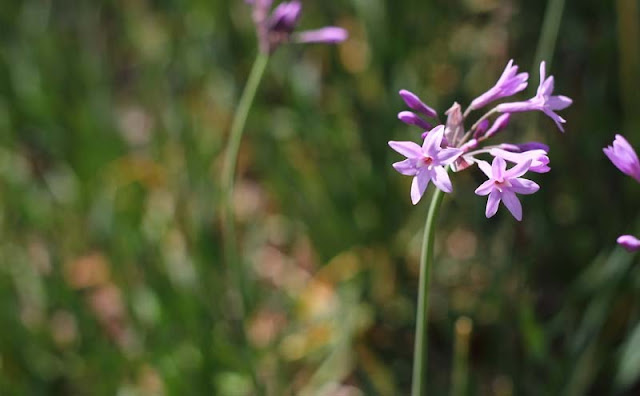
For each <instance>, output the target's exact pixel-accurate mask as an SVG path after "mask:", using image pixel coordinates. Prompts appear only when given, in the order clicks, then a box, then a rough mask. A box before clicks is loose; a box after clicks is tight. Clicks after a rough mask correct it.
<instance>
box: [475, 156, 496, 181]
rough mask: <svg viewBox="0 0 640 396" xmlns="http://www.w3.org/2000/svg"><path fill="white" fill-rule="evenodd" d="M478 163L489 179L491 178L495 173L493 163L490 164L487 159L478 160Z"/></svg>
mask: <svg viewBox="0 0 640 396" xmlns="http://www.w3.org/2000/svg"><path fill="white" fill-rule="evenodd" d="M476 163H477V164H478V168H480V170H481V171H482V173H484V174H485V175H487V177H488V178H489V179H491V177H492V175H493V172H492V171H491V165H489V163H488V162H487V161H482V160H477V161H476Z"/></svg>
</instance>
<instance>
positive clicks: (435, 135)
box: [389, 125, 462, 205]
mask: <svg viewBox="0 0 640 396" xmlns="http://www.w3.org/2000/svg"><path fill="white" fill-rule="evenodd" d="M443 136H444V125H438V126H437V127H435V128H433V130H431V132H429V134H428V135H427V137H426V138H425V140H424V143H423V144H422V147H420V146H419V145H418V144H416V143H414V142H395V141H390V142H389V146H390V147H391V148H392V149H394V150H395V151H397V152H398V153H400V154H402V155H404V156H405V157H407V159H405V160H403V161H400V162H396V163H394V164H393V167H394V169H395V170H397V171H398V172H400V173H401V174H403V175H407V176H413V182H412V183H411V202H412V203H413V204H414V205H415V204H417V203H418V202H419V201H420V198H422V196H423V195H424V192H425V191H426V189H427V186H428V185H429V182H430V181H433V184H435V186H436V187H437V188H439V189H440V190H442V191H444V192H447V193H450V192H451V191H452V190H453V188H452V186H451V179H449V175H448V174H447V171H446V170H445V169H444V167H445V166H447V165H450V164H451V163H453V162H454V161H455V160H456V158H458V157H459V156H460V155H461V154H462V150H460V149H457V148H442V147H441V144H442V138H443Z"/></svg>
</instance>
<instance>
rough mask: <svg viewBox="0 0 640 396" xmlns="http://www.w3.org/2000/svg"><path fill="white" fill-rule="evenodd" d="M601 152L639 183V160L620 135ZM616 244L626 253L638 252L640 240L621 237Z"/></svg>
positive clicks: (631, 236)
mask: <svg viewBox="0 0 640 396" xmlns="http://www.w3.org/2000/svg"><path fill="white" fill-rule="evenodd" d="M603 151H604V153H605V155H606V156H607V157H609V159H610V160H611V162H613V164H614V165H615V166H616V167H617V168H618V169H620V171H621V172H622V173H625V174H627V175H629V176H631V177H633V178H634V179H636V181H637V182H639V183H640V160H638V155H637V154H636V152H635V150H634V149H633V147H631V145H630V144H629V142H628V141H627V139H625V138H624V137H623V136H622V135H616V138H615V140H614V141H613V144H612V145H611V146H608V147H605V148H604V149H603ZM617 242H618V243H619V244H620V245H621V246H623V247H624V248H625V249H627V250H628V251H636V250H640V239H638V238H636V237H634V236H633V235H621V236H620V237H618V241H617Z"/></svg>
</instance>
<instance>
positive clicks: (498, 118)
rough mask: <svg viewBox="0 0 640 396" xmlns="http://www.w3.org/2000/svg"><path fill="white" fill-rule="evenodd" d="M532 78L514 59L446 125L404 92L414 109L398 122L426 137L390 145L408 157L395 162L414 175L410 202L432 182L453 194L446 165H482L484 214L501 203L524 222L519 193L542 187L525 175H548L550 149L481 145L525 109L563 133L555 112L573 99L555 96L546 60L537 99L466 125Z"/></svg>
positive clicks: (509, 105)
mask: <svg viewBox="0 0 640 396" xmlns="http://www.w3.org/2000/svg"><path fill="white" fill-rule="evenodd" d="M528 78H529V75H528V73H518V66H516V65H514V64H513V60H511V61H509V63H508V64H507V67H506V68H505V69H504V72H503V73H502V75H501V76H500V78H499V79H498V82H497V83H496V84H495V85H494V86H493V87H492V88H491V89H489V90H488V91H487V92H485V93H483V94H482V95H480V96H478V97H477V98H476V99H474V100H473V101H472V102H471V104H470V105H469V107H468V108H467V109H466V111H464V112H463V111H462V107H461V106H460V105H459V104H458V103H454V104H453V106H451V108H449V110H447V111H446V112H445V115H446V116H447V120H446V122H445V123H440V121H439V118H438V113H437V112H436V111H435V110H434V109H432V108H431V107H429V106H428V105H426V104H425V103H423V102H422V100H420V98H419V97H418V96H417V95H415V94H413V93H411V92H409V91H407V90H402V91H400V97H401V98H402V100H403V101H404V102H405V103H406V105H407V106H408V107H409V108H410V109H411V110H412V111H402V112H400V113H399V114H398V119H400V121H402V122H404V123H405V124H408V125H412V126H416V127H419V128H420V129H422V131H423V133H422V139H424V142H423V144H422V146H420V145H418V144H416V143H414V142H396V141H390V142H389V146H391V148H392V149H394V150H395V151H397V152H398V153H400V154H402V155H404V156H405V157H407V158H406V159H405V160H403V161H400V162H396V163H395V164H393V167H394V168H395V169H396V170H397V171H398V172H400V173H401V174H403V175H407V176H413V183H412V185H411V201H412V202H413V204H414V205H415V204H417V203H418V202H419V201H420V199H421V198H422V195H423V194H424V192H425V190H426V188H427V186H428V185H429V182H433V184H434V185H435V186H436V187H437V188H439V189H440V190H442V191H444V192H447V193H450V192H451V191H452V190H453V187H452V185H451V180H450V178H449V175H448V173H447V170H446V167H451V169H453V170H454V171H455V172H459V171H462V170H464V169H467V168H469V167H470V166H472V165H473V164H477V165H478V168H480V170H481V171H482V172H483V173H484V174H485V175H486V176H487V178H488V180H487V181H485V182H484V183H482V184H481V185H480V186H479V187H478V188H477V189H476V191H475V193H476V194H477V195H482V196H485V195H488V200H487V206H486V211H485V215H486V216H487V217H492V216H493V215H495V214H496V212H497V210H498V206H499V205H500V202H502V203H503V204H504V206H506V207H507V209H508V210H509V212H511V214H512V215H513V217H515V218H516V219H517V220H521V219H522V206H521V204H520V201H519V200H518V197H517V196H516V194H533V193H535V192H536V191H538V189H539V188H540V186H538V184H536V183H535V182H533V181H531V180H528V179H525V178H522V177H521V176H523V175H524V174H525V173H527V172H534V173H545V172H548V171H549V170H550V168H549V157H548V155H547V153H548V152H549V147H547V146H546V145H545V144H542V143H539V142H529V143H524V144H508V143H507V144H504V143H503V144H499V145H493V146H482V144H483V143H484V142H485V141H486V140H488V139H490V138H491V137H493V136H495V135H496V134H498V133H499V132H500V131H502V130H503V129H505V128H506V127H507V126H508V125H509V121H510V119H511V114H512V113H519V112H525V111H541V112H543V113H545V114H546V115H548V116H549V117H550V118H551V119H552V120H553V121H554V122H555V123H556V125H557V126H558V129H560V131H561V132H564V129H563V127H562V124H563V123H565V120H564V119H563V118H562V117H560V116H559V115H558V114H556V113H555V111H556V110H562V109H564V108H566V107H568V106H569V105H571V102H572V101H571V99H569V98H568V97H566V96H562V95H558V96H553V95H552V93H553V85H554V79H553V76H549V77H546V70H545V63H544V62H542V63H541V64H540V83H539V86H538V91H537V93H536V95H535V96H534V97H533V98H531V99H529V100H526V101H521V102H507V103H501V104H498V105H497V106H496V107H494V108H493V109H492V110H490V111H488V112H487V113H486V114H484V115H483V116H482V117H480V118H479V119H478V120H477V121H476V122H475V123H474V124H473V125H472V126H471V128H469V129H468V130H466V129H465V126H464V123H465V121H466V119H467V117H468V116H469V114H470V113H471V112H472V111H473V110H478V109H480V108H483V107H485V106H486V105H488V104H489V103H491V102H494V101H496V100H499V99H502V98H506V97H508V96H512V95H514V94H517V93H518V92H521V91H523V90H524V89H525V88H526V87H527V80H528ZM434 125H435V126H434ZM481 146H482V147H481ZM481 155H489V156H491V157H493V159H492V161H491V164H490V163H489V162H486V161H485V160H482V159H480V158H479V157H480V156H481ZM636 159H637V157H636ZM507 163H512V164H513V166H512V167H510V168H507ZM638 169H639V171H638V172H636V175H640V165H639V167H638ZM639 177H640V176H639Z"/></svg>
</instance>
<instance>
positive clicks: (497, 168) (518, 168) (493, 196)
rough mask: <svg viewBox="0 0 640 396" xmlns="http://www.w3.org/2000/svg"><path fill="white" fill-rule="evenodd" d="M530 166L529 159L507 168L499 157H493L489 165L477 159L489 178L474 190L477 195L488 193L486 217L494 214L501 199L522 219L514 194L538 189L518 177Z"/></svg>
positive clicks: (533, 184)
mask: <svg viewBox="0 0 640 396" xmlns="http://www.w3.org/2000/svg"><path fill="white" fill-rule="evenodd" d="M530 166H531V160H527V161H526V162H521V163H519V164H516V165H515V166H514V167H513V168H511V169H509V170H507V163H506V162H505V160H504V159H502V158H501V157H495V158H494V159H493V162H492V164H491V165H489V163H488V162H485V161H478V167H479V168H480V170H482V172H484V174H485V175H487V177H488V178H489V180H487V181H486V182H484V183H482V184H481V185H480V187H478V188H477V189H476V191H475V192H476V194H478V195H489V199H488V200H487V208H486V211H485V215H486V216H487V218H489V217H492V216H493V215H495V214H496V212H497V211H498V206H499V204H500V201H502V203H503V204H504V205H505V206H506V207H507V209H509V212H511V214H512V215H513V217H515V219H516V220H518V221H520V220H522V205H521V204H520V201H519V200H518V197H517V196H516V194H533V193H535V192H536V191H538V189H540V186H539V185H538V184H536V183H535V182H533V181H531V180H528V179H523V178H521V177H520V176H522V175H524V174H525V173H526V172H527V171H528V170H529V167H530Z"/></svg>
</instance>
